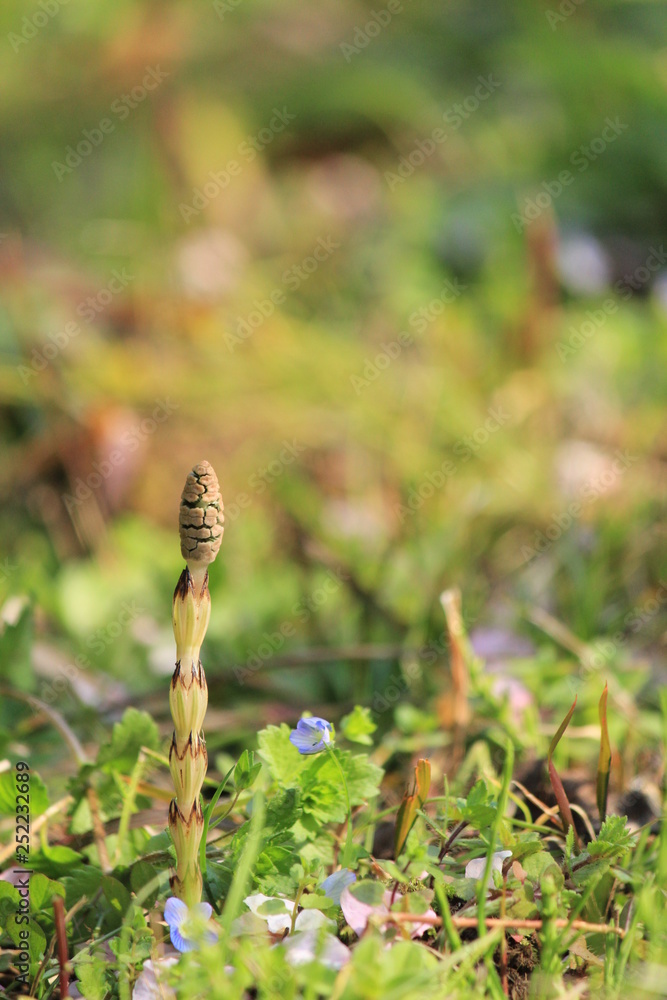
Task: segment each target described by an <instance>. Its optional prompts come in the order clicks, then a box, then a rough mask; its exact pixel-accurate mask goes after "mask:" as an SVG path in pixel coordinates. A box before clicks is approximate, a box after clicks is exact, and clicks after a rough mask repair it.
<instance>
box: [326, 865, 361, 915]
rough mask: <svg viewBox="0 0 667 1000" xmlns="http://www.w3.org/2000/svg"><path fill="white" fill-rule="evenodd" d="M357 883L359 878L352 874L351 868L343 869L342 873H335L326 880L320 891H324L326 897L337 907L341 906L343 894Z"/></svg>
mask: <svg viewBox="0 0 667 1000" xmlns="http://www.w3.org/2000/svg"><path fill="white" fill-rule="evenodd" d="M356 881H357V876H356V875H355V874H354V872H351V871H350V869H349V868H341V870H340V871H338V872H334V873H333V875H329V877H328V878H325V880H324V882H322V884H321V885H320V889H324V895H325V896H328V898H329V899H330V900H332V902H334V903H335V904H336V906H340V894H341V892H342V891H343V889H345V888H347V886H348V885H352V883H353V882H356Z"/></svg>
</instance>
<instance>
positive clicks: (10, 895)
mask: <svg viewBox="0 0 667 1000" xmlns="http://www.w3.org/2000/svg"><path fill="white" fill-rule="evenodd" d="M20 902H21V897H20V895H19V891H18V889H17V888H16V886H15V885H12V884H11V882H5V881H4V880H3V879H0V927H4V926H5V924H6V922H7V920H8V918H9V917H10V916H11V915H12V913H16V911H17V910H18V908H19V903H20Z"/></svg>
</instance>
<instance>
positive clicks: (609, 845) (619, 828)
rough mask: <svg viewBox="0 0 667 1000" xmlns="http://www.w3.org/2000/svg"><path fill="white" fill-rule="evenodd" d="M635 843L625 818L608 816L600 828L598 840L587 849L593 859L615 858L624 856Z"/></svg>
mask: <svg viewBox="0 0 667 1000" xmlns="http://www.w3.org/2000/svg"><path fill="white" fill-rule="evenodd" d="M634 842H635V837H634V835H633V833H632V832H631V831H630V830H628V826H627V818H626V817H625V816H608V817H607V819H606V820H605V821H604V823H603V824H602V826H601V827H600V832H599V833H598V835H597V838H596V839H595V840H593V841H591V843H590V844H589V845H588V847H587V848H586V849H587V851H588V853H589V854H590V856H591V857H592V858H600V857H614V856H617V857H618V856H619V855H621V854H623V853H624V852H625V851H627V850H628V848H630V847H632V846H633V844H634Z"/></svg>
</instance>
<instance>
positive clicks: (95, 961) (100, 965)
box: [75, 955, 110, 1000]
mask: <svg viewBox="0 0 667 1000" xmlns="http://www.w3.org/2000/svg"><path fill="white" fill-rule="evenodd" d="M106 969H107V963H106V962H105V961H104V959H103V958H100V957H93V958H91V957H90V956H89V955H85V956H83V957H82V958H81V959H79V960H78V961H77V963H76V966H75V971H76V975H77V979H78V981H79V982H78V986H79V992H80V993H81V994H82V995H83V997H84V998H85V1000H105V997H107V996H108V994H109V993H110V990H109V986H108V984H107V977H106Z"/></svg>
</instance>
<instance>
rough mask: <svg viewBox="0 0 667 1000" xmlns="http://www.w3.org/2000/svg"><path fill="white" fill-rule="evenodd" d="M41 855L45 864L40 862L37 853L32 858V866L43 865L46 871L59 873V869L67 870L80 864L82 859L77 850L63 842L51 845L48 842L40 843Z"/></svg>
mask: <svg viewBox="0 0 667 1000" xmlns="http://www.w3.org/2000/svg"><path fill="white" fill-rule="evenodd" d="M41 855H42V857H43V858H44V860H45V861H46V864H42V862H41V860H40V856H39V855H37V856H36V857H35V858H34V859H33V862H32V864H33V867H34V868H37V867H44V868H45V869H46V870H47V871H50V872H52V873H53V872H55V871H57V872H58V873H60V872H61V871H68V870H69V869H71V868H73V867H74V866H75V865H80V864H81V863H82V861H83V855H82V854H79V853H78V851H73V850H72V848H71V847H67V846H66V845H65V844H54V845H53V847H52V846H51V845H50V844H46V843H44V844H42V850H41Z"/></svg>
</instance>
